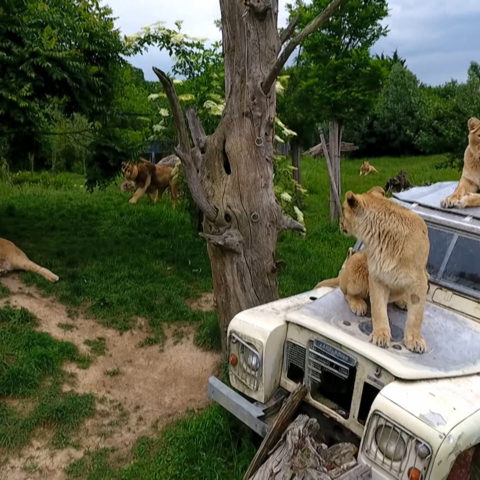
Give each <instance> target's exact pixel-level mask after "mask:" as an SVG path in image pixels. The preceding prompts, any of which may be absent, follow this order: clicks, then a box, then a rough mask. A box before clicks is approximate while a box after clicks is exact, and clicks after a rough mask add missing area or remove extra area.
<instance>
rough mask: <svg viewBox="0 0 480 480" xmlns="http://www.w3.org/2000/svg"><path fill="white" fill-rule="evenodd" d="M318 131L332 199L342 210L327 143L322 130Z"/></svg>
mask: <svg viewBox="0 0 480 480" xmlns="http://www.w3.org/2000/svg"><path fill="white" fill-rule="evenodd" d="M319 133H320V139H321V145H322V147H323V154H324V155H325V161H326V163H327V169H328V176H329V178H330V186H331V188H332V192H333V200H334V202H335V203H336V205H337V208H338V209H339V211H340V212H341V211H342V202H341V200H340V195H339V194H338V190H337V185H336V183H335V175H334V172H333V170H332V163H331V161H330V155H329V153H328V149H327V144H326V143H325V137H324V135H323V131H322V130H321V129H320V130H319Z"/></svg>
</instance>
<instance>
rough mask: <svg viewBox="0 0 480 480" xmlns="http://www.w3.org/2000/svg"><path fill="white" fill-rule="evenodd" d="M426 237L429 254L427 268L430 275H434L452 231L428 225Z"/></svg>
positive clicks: (440, 264) (446, 248)
mask: <svg viewBox="0 0 480 480" xmlns="http://www.w3.org/2000/svg"><path fill="white" fill-rule="evenodd" d="M428 237H429V239H430V255H429V257H428V263H427V270H428V273H429V274H430V275H431V276H432V277H436V276H437V274H438V273H439V270H440V267H441V266H442V262H443V259H444V258H445V254H446V253H447V250H448V247H449V246H450V243H451V242H452V239H453V233H451V232H446V231H445V230H438V229H437V228H433V227H430V226H429V227H428Z"/></svg>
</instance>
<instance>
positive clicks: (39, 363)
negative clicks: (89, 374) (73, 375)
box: [0, 307, 94, 450]
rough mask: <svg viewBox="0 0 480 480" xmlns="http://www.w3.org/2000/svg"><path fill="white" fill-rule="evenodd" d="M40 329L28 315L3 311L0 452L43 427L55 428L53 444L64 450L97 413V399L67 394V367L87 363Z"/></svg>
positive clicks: (0, 311) (72, 348) (0, 317)
mask: <svg viewBox="0 0 480 480" xmlns="http://www.w3.org/2000/svg"><path fill="white" fill-rule="evenodd" d="M35 324H36V320H35V318H34V317H33V316H32V315H31V314H30V313H29V312H28V311H27V310H24V309H21V310H15V309H12V308H9V307H8V308H3V309H0V398H2V400H3V401H2V403H0V450H1V449H6V448H13V447H20V446H22V445H25V444H26V443H28V442H29V440H30V438H31V437H32V435H33V433H34V432H35V429H36V428H38V427H48V428H51V429H53V431H54V435H53V444H54V445H55V446H58V447H61V446H65V445H67V444H69V442H70V434H71V432H72V431H74V430H75V429H76V428H77V427H78V426H79V425H80V424H81V422H82V421H83V419H84V418H85V417H87V416H89V415H91V414H92V413H93V411H94V398H93V396H92V395H77V394H75V393H65V392H63V391H62V385H63V383H64V381H65V374H64V372H63V370H62V368H61V367H62V364H63V362H65V361H73V362H80V363H83V362H84V361H85V359H84V358H83V357H82V356H80V355H79V353H78V351H77V349H76V347H75V346H74V345H73V344H71V343H68V342H61V341H58V340H54V339H52V338H51V337H50V336H49V335H47V334H45V333H41V332H37V331H35V330H34V326H35ZM9 400H10V402H9Z"/></svg>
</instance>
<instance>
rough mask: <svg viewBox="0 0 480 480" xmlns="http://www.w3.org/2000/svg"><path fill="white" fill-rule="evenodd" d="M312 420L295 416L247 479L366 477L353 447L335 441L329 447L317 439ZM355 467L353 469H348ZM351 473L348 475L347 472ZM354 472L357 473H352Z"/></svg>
mask: <svg viewBox="0 0 480 480" xmlns="http://www.w3.org/2000/svg"><path fill="white" fill-rule="evenodd" d="M319 428H320V426H319V424H318V422H317V420H316V419H314V418H309V417H308V416H307V415H299V416H298V417H297V418H296V419H295V421H293V422H292V423H291V424H290V425H289V426H288V428H287V429H286V430H285V432H284V434H283V435H282V437H281V439H280V441H279V442H278V443H277V445H276V446H275V447H274V448H273V449H272V450H271V452H270V453H269V457H268V459H267V460H266V461H265V463H264V464H263V465H262V466H261V467H260V468H259V469H258V470H257V471H256V473H255V474H254V475H253V476H251V477H249V479H250V480H342V479H347V478H348V479H350V480H356V479H364V478H370V477H369V469H368V467H361V466H357V461H356V459H355V455H356V453H357V447H356V446H355V445H353V444H352V443H338V444H335V445H333V446H331V447H330V448H329V447H327V445H325V444H324V443H321V442H319V441H318V440H317V437H318V431H319ZM354 467H356V468H355V472H354V471H353V470H351V469H353V468H354ZM350 472H352V474H350ZM356 472H357V473H356Z"/></svg>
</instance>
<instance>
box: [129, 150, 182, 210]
mask: <svg viewBox="0 0 480 480" xmlns="http://www.w3.org/2000/svg"><path fill="white" fill-rule="evenodd" d="M140 160H141V162H140V163H130V162H123V163H122V174H123V176H124V177H125V179H126V180H130V181H132V182H134V183H135V189H136V190H135V193H134V195H133V197H132V198H131V199H130V200H129V202H130V203H137V202H138V200H139V199H140V198H141V197H142V195H144V194H145V193H148V196H149V197H150V200H152V202H153V203H156V202H157V200H158V196H159V195H160V196H161V195H162V194H163V192H164V191H165V190H166V189H167V187H169V188H170V193H171V195H172V205H173V208H175V206H176V202H177V195H178V190H177V178H178V168H179V166H178V165H177V166H175V167H170V166H167V165H158V164H157V165H154V164H153V163H151V162H149V161H148V160H145V159H143V158H142V159H140Z"/></svg>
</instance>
